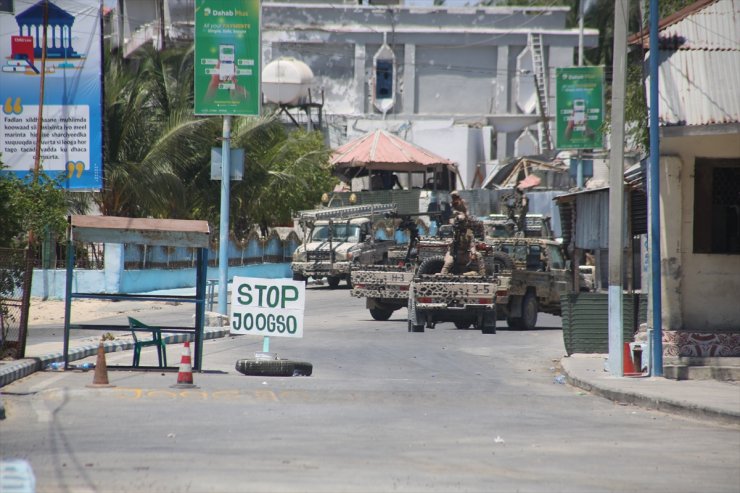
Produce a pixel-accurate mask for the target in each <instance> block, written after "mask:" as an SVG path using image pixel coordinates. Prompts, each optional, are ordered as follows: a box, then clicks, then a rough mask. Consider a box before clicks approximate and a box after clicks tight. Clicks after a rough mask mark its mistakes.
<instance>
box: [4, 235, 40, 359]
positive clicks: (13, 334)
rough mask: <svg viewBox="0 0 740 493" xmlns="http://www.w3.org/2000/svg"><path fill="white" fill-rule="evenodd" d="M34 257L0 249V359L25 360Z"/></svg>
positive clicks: (28, 251)
mask: <svg viewBox="0 0 740 493" xmlns="http://www.w3.org/2000/svg"><path fill="white" fill-rule="evenodd" d="M32 274H33V255H32V253H31V252H30V250H14V249H9V248H0V359H3V358H5V357H11V358H23V357H24V356H25V354H24V353H25V347H26V334H27V333H28V307H29V303H30V300H31V276H32Z"/></svg>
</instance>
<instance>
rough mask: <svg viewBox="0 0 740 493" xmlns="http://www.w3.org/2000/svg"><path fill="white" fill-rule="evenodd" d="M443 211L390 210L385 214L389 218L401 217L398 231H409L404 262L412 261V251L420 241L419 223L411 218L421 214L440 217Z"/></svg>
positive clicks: (397, 227)
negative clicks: (402, 211) (405, 211)
mask: <svg viewBox="0 0 740 493" xmlns="http://www.w3.org/2000/svg"><path fill="white" fill-rule="evenodd" d="M442 214H443V212H442V211H434V212H411V213H408V214H399V213H397V212H389V213H387V214H386V215H385V217H386V218H388V219H399V218H400V219H401V221H400V222H399V223H398V226H396V230H398V231H404V230H406V231H408V232H409V246H408V248H407V249H406V256H405V257H404V263H408V262H409V261H411V252H412V251H413V249H414V247H416V244H417V243H418V242H419V236H420V235H419V225H418V224H416V222H415V221H414V220H413V219H411V218H412V217H420V216H429V217H430V218H432V217H438V216H442Z"/></svg>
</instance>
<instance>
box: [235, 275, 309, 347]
mask: <svg viewBox="0 0 740 493" xmlns="http://www.w3.org/2000/svg"><path fill="white" fill-rule="evenodd" d="M305 305H306V283H305V282H303V281H293V280H290V279H262V278H256V277H234V282H233V284H232V292H231V331H230V332H231V333H232V334H251V335H258V336H270V337H303V309H304V307H305Z"/></svg>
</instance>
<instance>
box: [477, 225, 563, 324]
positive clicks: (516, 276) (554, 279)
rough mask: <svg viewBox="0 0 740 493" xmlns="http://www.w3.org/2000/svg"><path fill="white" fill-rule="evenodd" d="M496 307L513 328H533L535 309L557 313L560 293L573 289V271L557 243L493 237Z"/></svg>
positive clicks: (499, 315) (543, 239) (500, 316)
mask: <svg viewBox="0 0 740 493" xmlns="http://www.w3.org/2000/svg"><path fill="white" fill-rule="evenodd" d="M490 244H491V246H492V247H493V249H494V251H495V252H497V270H498V272H497V274H498V276H497V280H498V286H497V288H496V306H497V312H498V317H499V319H504V318H505V319H506V322H507V324H508V325H509V327H511V328H514V329H526V330H528V329H533V328H534V327H535V325H536V324H537V314H538V313H539V312H544V313H550V314H552V315H558V316H559V315H560V296H561V295H563V294H567V293H571V292H572V291H573V273H572V271H571V268H570V261H568V260H566V256H565V254H564V252H563V249H562V246H561V245H560V243H558V242H557V241H554V240H550V239H546V238H521V237H519V238H495V239H493V240H491V243H490Z"/></svg>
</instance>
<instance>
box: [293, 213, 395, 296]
mask: <svg viewBox="0 0 740 493" xmlns="http://www.w3.org/2000/svg"><path fill="white" fill-rule="evenodd" d="M395 211H396V206H395V205H394V204H366V205H358V206H349V207H337V208H325V209H316V210H311V211H301V212H300V213H299V214H298V222H299V224H300V225H301V227H302V229H303V232H304V240H303V243H302V244H301V245H300V246H299V247H298V248H296V250H295V252H294V253H293V261H292V262H291V264H290V268H291V270H292V271H293V279H294V280H296V281H306V280H308V279H309V278H314V279H321V278H324V277H325V278H326V279H327V281H328V284H329V287H330V288H332V289H333V288H336V287H337V286H338V285H339V282H340V281H342V280H344V281H346V282H347V284H348V285H350V286H351V285H352V284H351V282H352V281H351V279H350V266H351V265H352V264H361V265H373V264H386V263H387V262H388V257H389V252H390V251H391V249H392V248H393V246H394V245H395V244H396V243H395V241H394V240H392V239H391V240H382V239H377V238H376V235H375V228H374V224H375V221H376V220H378V219H381V218H383V217H384V216H385V215H386V214H392V213H395Z"/></svg>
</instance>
